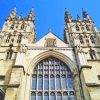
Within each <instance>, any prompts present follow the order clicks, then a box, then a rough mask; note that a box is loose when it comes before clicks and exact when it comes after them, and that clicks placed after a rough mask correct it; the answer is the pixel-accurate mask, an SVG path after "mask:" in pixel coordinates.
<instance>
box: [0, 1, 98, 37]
mask: <svg viewBox="0 0 100 100" xmlns="http://www.w3.org/2000/svg"><path fill="white" fill-rule="evenodd" d="M14 7H16V8H17V16H18V15H19V14H20V13H22V15H23V17H26V16H27V15H28V12H29V11H30V10H31V8H32V7H34V10H35V17H36V21H35V26H36V33H37V39H40V38H41V37H43V36H44V35H45V34H47V32H48V31H49V30H50V29H51V30H52V32H53V33H54V34H56V35H57V36H58V37H60V38H61V39H63V30H64V12H65V8H67V9H69V10H70V13H71V15H72V17H73V18H74V19H75V18H76V16H77V14H78V15H79V16H80V17H81V18H82V11H81V8H84V9H85V10H86V11H87V12H88V14H89V15H90V16H91V18H92V19H93V21H94V22H95V24H96V26H97V28H98V29H100V0H0V27H1V28H2V25H3V23H4V20H5V19H6V18H7V16H8V15H9V13H10V12H11V11H12V9H13V8H14Z"/></svg>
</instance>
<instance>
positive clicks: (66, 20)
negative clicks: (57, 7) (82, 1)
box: [65, 8, 72, 23]
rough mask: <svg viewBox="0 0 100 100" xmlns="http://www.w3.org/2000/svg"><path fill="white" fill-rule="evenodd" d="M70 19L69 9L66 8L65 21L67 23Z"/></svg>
mask: <svg viewBox="0 0 100 100" xmlns="http://www.w3.org/2000/svg"><path fill="white" fill-rule="evenodd" d="M65 9H66V8H65ZM71 21H72V17H71V15H70V12H69V10H66V11H65V22H66V23H67V22H71Z"/></svg>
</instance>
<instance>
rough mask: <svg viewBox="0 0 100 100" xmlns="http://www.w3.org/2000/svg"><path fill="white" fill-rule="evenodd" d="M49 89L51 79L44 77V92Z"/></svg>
mask: <svg viewBox="0 0 100 100" xmlns="http://www.w3.org/2000/svg"><path fill="white" fill-rule="evenodd" d="M48 89H49V77H48V75H44V90H48Z"/></svg>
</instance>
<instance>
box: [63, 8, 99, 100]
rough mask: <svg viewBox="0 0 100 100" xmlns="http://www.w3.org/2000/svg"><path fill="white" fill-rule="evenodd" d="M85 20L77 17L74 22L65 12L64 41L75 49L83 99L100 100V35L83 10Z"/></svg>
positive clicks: (67, 12)
mask: <svg viewBox="0 0 100 100" xmlns="http://www.w3.org/2000/svg"><path fill="white" fill-rule="evenodd" d="M82 15H83V20H81V19H80V17H79V16H78V15H77V20H73V19H72V17H71V15H70V13H69V11H66V12H65V23H66V24H65V30H64V40H65V42H66V43H69V44H71V46H72V47H73V50H74V53H75V58H76V63H77V68H78V71H79V76H80V77H79V78H80V81H81V84H80V85H81V87H82V88H81V89H82V94H83V95H82V98H83V99H84V100H99V99H100V67H99V66H100V54H99V53H100V33H99V31H98V30H97V28H96V26H95V24H94V22H93V21H92V19H91V18H90V16H89V15H88V14H87V12H86V11H84V10H83V9H82Z"/></svg>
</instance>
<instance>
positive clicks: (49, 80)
mask: <svg viewBox="0 0 100 100" xmlns="http://www.w3.org/2000/svg"><path fill="white" fill-rule="evenodd" d="M48 69H49V76H48V78H49V90H48V92H49V93H48V94H49V100H50V65H49V62H48Z"/></svg>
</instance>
